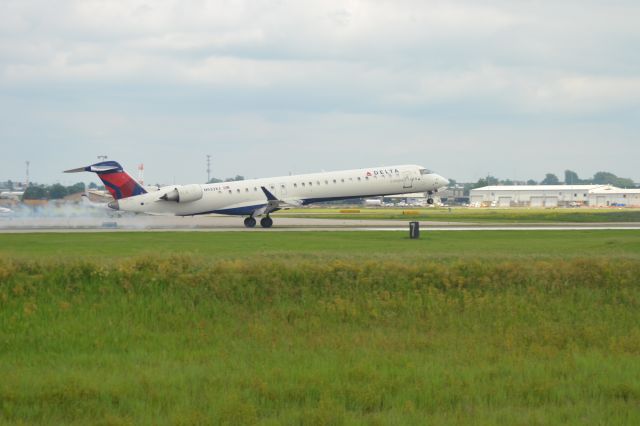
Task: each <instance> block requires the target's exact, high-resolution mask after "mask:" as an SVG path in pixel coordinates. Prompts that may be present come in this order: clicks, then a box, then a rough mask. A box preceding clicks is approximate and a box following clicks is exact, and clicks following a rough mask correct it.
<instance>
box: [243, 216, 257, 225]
mask: <svg viewBox="0 0 640 426" xmlns="http://www.w3.org/2000/svg"><path fill="white" fill-rule="evenodd" d="M244 226H246V227H247V228H255V226H256V220H255V219H254V218H252V217H248V218H246V219H245V220H244Z"/></svg>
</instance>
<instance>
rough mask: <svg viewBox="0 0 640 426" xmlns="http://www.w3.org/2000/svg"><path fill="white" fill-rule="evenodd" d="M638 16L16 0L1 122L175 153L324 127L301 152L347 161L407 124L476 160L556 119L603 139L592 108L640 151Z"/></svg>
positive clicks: (533, 5)
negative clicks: (183, 146)
mask: <svg viewBox="0 0 640 426" xmlns="http://www.w3.org/2000/svg"><path fill="white" fill-rule="evenodd" d="M639 12H640V4H638V3H637V2H633V1H619V2H615V4H611V3H603V2H600V1H596V0H582V1H577V0H575V1H572V0H570V1H566V2H560V3H559V2H551V1H548V2H545V1H543V2H524V3H523V2H509V1H502V0H494V1H487V2H481V3H479V2H476V1H424V0H416V1H411V0H406V1H382V0H381V1H349V0H348V1H338V0H325V1H311V2H299V1H293V0H280V1H266V0H265V1H251V2H247V1H235V0H234V1H231V0H230V1H177V0H159V1H153V2H148V1H137V0H126V1H124V0H123V1H109V2H105V1H91V0H84V1H57V2H45V1H35V0H20V1H13V0H8V1H5V2H2V3H1V4H0V101H1V102H2V103H3V104H4V107H3V108H2V112H3V113H4V114H5V115H6V118H5V121H3V123H8V122H9V121H13V122H17V123H23V124H22V127H21V126H20V125H14V124H3V126H4V128H0V136H3V135H10V136H11V138H13V139H14V140H20V139H21V138H24V140H25V141H27V142H28V143H27V145H30V146H38V142H37V139H43V137H42V135H46V137H50V138H54V139H56V140H75V141H77V142H76V143H75V144H70V145H65V146H69V147H75V149H76V150H78V149H86V145H85V146H84V147H83V146H82V145H81V141H83V140H84V141H87V140H92V141H95V143H96V144H98V143H105V142H106V141H107V140H113V139H119V140H126V141H127V143H126V144H124V145H123V147H125V146H126V145H127V144H130V143H132V141H133V140H134V139H136V138H137V140H138V141H139V142H138V143H139V144H141V145H144V146H146V147H148V146H152V145H154V144H155V146H156V147H158V148H160V147H162V149H165V150H168V151H171V150H172V149H174V148H172V146H171V141H170V138H169V137H168V135H170V136H171V138H177V139H182V140H189V141H196V142H194V145H195V146H198V148H197V149H200V148H199V147H200V145H199V144H200V142H197V141H205V140H207V139H208V138H209V140H211V139H217V138H221V139H224V138H227V139H228V140H233V141H235V143H244V144H247V145H248V146H251V147H253V148H252V149H254V150H255V149H266V148H264V147H265V146H267V145H269V146H280V145H278V143H279V142H278V140H289V141H291V140H294V139H299V140H314V141H316V144H315V145H313V146H309V147H307V148H304V145H301V147H300V148H299V149H298V147H296V148H295V149H293V150H294V152H295V153H296V155H298V156H305V153H306V156H307V157H308V158H313V159H317V160H310V161H311V163H312V164H313V163H314V161H320V160H319V159H320V158H321V157H322V155H321V152H322V148H319V147H321V146H322V144H321V143H320V141H321V140H323V139H325V138H329V139H332V140H338V141H340V142H339V143H337V144H336V145H335V147H334V148H336V149H338V148H341V149H342V150H344V151H345V156H346V158H353V157H354V155H356V154H357V155H362V151H363V150H364V151H366V150H367V149H371V145H367V143H366V142H365V141H366V140H374V141H376V143H378V144H383V148H380V147H376V150H375V152H377V153H379V155H380V156H381V157H384V158H391V157H395V156H394V155H393V153H392V150H388V149H386V148H384V147H385V145H384V140H388V139H391V140H393V139H395V138H394V137H393V133H394V131H395V132H396V133H397V135H398V137H397V138H401V139H402V140H404V141H416V142H415V145H407V146H411V148H410V149H409V148H407V149H405V148H404V147H405V145H402V148H398V149H399V151H400V152H402V154H403V155H404V156H407V153H411V152H417V153H418V154H419V155H423V156H425V157H428V156H430V155H431V150H430V149H427V148H426V147H424V144H423V143H422V142H420V141H423V139H422V136H423V135H424V134H425V133H430V132H432V131H434V130H433V129H438V131H437V132H436V133H437V134H438V137H439V138H440V140H441V141H445V142H446V144H448V145H452V146H453V145H455V144H459V145H460V146H465V147H466V148H465V149H467V152H474V153H475V154H477V155H475V156H474V158H479V157H478V156H482V155H483V154H482V151H478V152H476V151H474V150H473V147H472V145H473V144H471V143H470V142H468V141H470V140H472V139H473V138H476V139H477V140H478V141H479V142H478V143H480V144H482V145H483V146H485V147H486V146H489V147H491V146H493V147H495V149H507V148H508V146H509V144H512V145H514V146H517V145H518V144H517V143H516V142H514V139H516V133H515V132H516V131H519V132H523V133H528V134H539V135H541V134H544V137H545V138H553V133H552V132H551V130H549V132H545V131H544V129H555V130H556V131H557V134H558V135H559V136H558V137H557V140H556V141H555V142H554V143H550V145H549V146H550V147H553V146H554V145H555V146H557V145H558V144H562V143H567V144H568V145H571V144H572V143H573V142H571V141H574V140H586V139H589V137H587V136H588V135H587V133H589V132H590V134H598V135H603V133H601V132H596V131H594V129H595V128H594V127H593V126H595V124H593V125H592V124H589V125H585V126H574V124H575V123H576V121H578V122H584V123H591V122H593V123H599V124H600V125H603V128H608V129H609V130H611V134H612V135H616V137H618V138H619V140H618V142H616V141H613V142H611V143H612V144H614V145H616V143H619V144H618V145H616V146H619V147H621V149H625V147H626V149H627V151H630V150H632V149H634V148H633V147H631V145H626V144H631V143H632V142H631V141H632V138H631V137H630V136H629V135H632V134H634V133H636V132H637V130H639V129H638V112H639V110H640V102H639V101H638V99H640V59H639V58H638V55H637V54H636V50H637V45H638V43H639V42H640V30H638V29H637V22H636V21H637V16H638V15H639ZM19 114H20V116H19ZM25 114H26V115H27V116H28V117H29V119H30V120H24V122H23V121H22V119H23V118H24V117H25ZM52 117H56V118H55V119H52ZM190 117H191V120H193V121H190ZM365 117H366V119H365ZM30 123H31V124H30ZM185 123H190V125H187V124H185ZM209 123H215V125H216V130H215V131H210V130H209V129H208V124H209ZM30 126H31V127H30ZM142 126H152V129H148V131H144V130H143V129H141V127H142ZM233 126H239V127H240V128H239V129H235V128H233ZM500 126H503V127H506V128H509V129H514V130H513V132H509V133H508V134H503V133H501V132H499V131H498V130H497V129H499V128H500ZM540 126H546V127H545V128H543V129H540ZM33 128H37V129H39V130H40V132H41V134H40V135H37V134H34V132H33V131H32V129H33ZM256 129H258V130H256ZM407 129H410V131H409V130H407ZM567 129H570V130H567ZM412 131H413V132H415V135H412V133H411V132H412ZM483 132H484V133H483ZM594 132H595V133H594ZM127 134H130V135H135V137H126V135H127ZM305 134H306V136H305ZM54 135H55V136H54ZM261 135H262V136H261ZM266 135H268V137H267V136H266ZM279 135H284V136H282V137H280V136H279ZM293 135H295V137H294V136H293ZM379 135H384V138H380V137H379ZM560 135H562V136H560ZM541 137H542V136H541ZM603 137H604V136H603ZM159 139H161V140H162V141H163V142H162V143H159V142H157V141H158V140H159ZM524 139H526V138H524ZM589 140H591V139H589ZM85 143H86V142H85ZM291 143H292V142H287V144H291ZM532 143H534V142H532ZM594 143H595V142H594ZM270 144H273V145H270ZM202 145H203V146H202V149H205V148H206V146H205V145H206V144H205V143H204V142H202ZM113 146H115V144H114V145H113ZM235 146H236V145H234V147H235ZM396 148H397V146H396ZM70 149H71V148H70ZM92 149H93V150H95V149H97V148H92ZM225 149H227V150H229V152H233V153H234V154H237V152H236V151H233V150H232V148H229V147H225ZM289 149H291V147H289ZM453 149H454V150H456V149H457V148H455V147H453ZM159 151H161V150H160V149H158V152H159ZM122 152H124V151H122ZM516 153H517V152H516ZM21 155H28V153H24V154H21ZM149 155H151V154H149ZM157 155H160V154H157ZM198 155H200V154H198ZM276 155H278V154H277V153H274V154H273V156H274V157H272V158H271V159H270V161H271V162H272V163H273V162H275V161H277V160H276V159H275V156H276ZM460 155H462V153H460ZM532 155H534V156H535V155H537V154H536V153H535V152H533V153H532ZM594 155H595V154H594ZM490 158H491V157H490V156H489V155H488V154H487V159H486V161H491V160H490ZM594 158H596V157H594ZM600 158H602V157H600ZM372 160H373V158H372ZM135 161H139V160H135ZM255 161H256V163H255V164H253V168H254V169H256V170H257V169H260V167H261V165H260V164H259V159H256V160H255ZM323 161H325V162H326V161H330V162H333V163H335V164H338V163H341V162H340V161H339V160H337V159H336V158H335V155H333V156H331V155H330V156H328V157H327V158H323ZM376 163H377V162H376ZM345 165H346V164H345ZM284 166H286V165H283V167H284ZM456 167H460V166H456ZM625 167H627V169H629V170H631V165H630V164H629V165H627V166H625ZM460 173H461V174H462V169H461V172H460ZM482 173H485V172H482Z"/></svg>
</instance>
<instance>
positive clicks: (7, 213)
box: [0, 207, 13, 216]
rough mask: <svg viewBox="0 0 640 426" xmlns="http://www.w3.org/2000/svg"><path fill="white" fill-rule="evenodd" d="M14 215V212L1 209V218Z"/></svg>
mask: <svg viewBox="0 0 640 426" xmlns="http://www.w3.org/2000/svg"><path fill="white" fill-rule="evenodd" d="M12 213H13V210H11V209H8V208H5V207H0V216H8V215H10V214H12Z"/></svg>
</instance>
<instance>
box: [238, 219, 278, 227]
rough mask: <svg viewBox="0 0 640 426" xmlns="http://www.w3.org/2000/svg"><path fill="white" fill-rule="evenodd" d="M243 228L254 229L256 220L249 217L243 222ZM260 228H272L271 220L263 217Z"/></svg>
mask: <svg viewBox="0 0 640 426" xmlns="http://www.w3.org/2000/svg"><path fill="white" fill-rule="evenodd" d="M244 226H246V227H247V228H255V227H256V219H255V218H254V217H251V216H249V217H248V218H246V219H245V220H244ZM260 226H262V227H263V228H271V227H272V226H273V219H271V218H270V217H269V216H265V217H263V218H262V219H260Z"/></svg>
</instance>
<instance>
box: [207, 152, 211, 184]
mask: <svg viewBox="0 0 640 426" xmlns="http://www.w3.org/2000/svg"><path fill="white" fill-rule="evenodd" d="M209 182H211V155H209V154H207V183H209Z"/></svg>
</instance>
